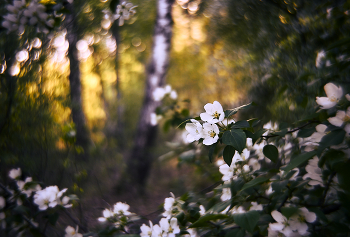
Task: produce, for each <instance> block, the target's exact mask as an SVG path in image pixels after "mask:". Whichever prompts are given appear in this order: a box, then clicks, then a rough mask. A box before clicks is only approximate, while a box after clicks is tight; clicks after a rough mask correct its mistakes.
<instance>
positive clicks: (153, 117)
mask: <svg viewBox="0 0 350 237" xmlns="http://www.w3.org/2000/svg"><path fill="white" fill-rule="evenodd" d="M162 118H163V117H162V115H158V114H156V113H151V125H153V126H156V125H157V124H158V122H159V121H160V120H161V119H162Z"/></svg>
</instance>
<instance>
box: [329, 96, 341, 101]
mask: <svg viewBox="0 0 350 237" xmlns="http://www.w3.org/2000/svg"><path fill="white" fill-rule="evenodd" d="M329 100H330V101H331V102H339V99H338V98H336V97H335V96H331V97H330V98H329Z"/></svg>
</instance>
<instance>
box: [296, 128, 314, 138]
mask: <svg viewBox="0 0 350 237" xmlns="http://www.w3.org/2000/svg"><path fill="white" fill-rule="evenodd" d="M314 132H316V128H315V127H312V128H303V129H300V130H299V132H298V137H303V138H305V137H310V136H311V135H312V134H313V133H314Z"/></svg>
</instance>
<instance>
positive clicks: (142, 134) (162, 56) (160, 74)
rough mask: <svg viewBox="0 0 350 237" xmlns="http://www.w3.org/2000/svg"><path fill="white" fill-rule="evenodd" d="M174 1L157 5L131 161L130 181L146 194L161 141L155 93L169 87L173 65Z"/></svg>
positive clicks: (129, 160) (128, 161)
mask: <svg viewBox="0 0 350 237" xmlns="http://www.w3.org/2000/svg"><path fill="white" fill-rule="evenodd" d="M173 2H174V0H158V1H157V18H156V24H155V28H154V35H153V48H152V56H151V60H150V63H149V65H148V68H147V81H146V88H145V97H144V100H143V105H142V108H141V113H140V117H139V122H138V125H137V132H136V135H135V138H134V147H133V148H132V150H131V154H130V157H129V158H128V160H127V171H128V175H129V177H130V178H129V180H130V182H131V184H132V185H133V187H135V188H136V191H139V192H141V193H142V192H143V191H144V186H145V184H146V180H147V177H148V175H149V171H150V168H151V164H152V160H153V157H152V153H151V150H152V148H153V147H154V143H155V141H156V137H157V126H154V125H152V124H151V119H150V117H151V113H154V112H155V110H156V108H157V106H159V102H157V101H155V100H154V99H153V96H152V93H153V91H154V90H155V89H156V88H157V87H160V86H163V85H164V83H165V75H166V72H167V68H168V64H169V51H170V42H171V36H172V25H173V21H172V17H171V10H172V5H173Z"/></svg>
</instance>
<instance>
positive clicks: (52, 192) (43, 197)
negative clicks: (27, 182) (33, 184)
mask: <svg viewBox="0 0 350 237" xmlns="http://www.w3.org/2000/svg"><path fill="white" fill-rule="evenodd" d="M56 188H57V186H50V187H47V188H45V189H43V190H40V191H38V192H36V194H35V195H34V203H35V204H36V205H38V206H39V209H40V210H46V209H47V208H48V207H55V206H56V205H57V202H56V195H57V193H58V188H57V190H56Z"/></svg>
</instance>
